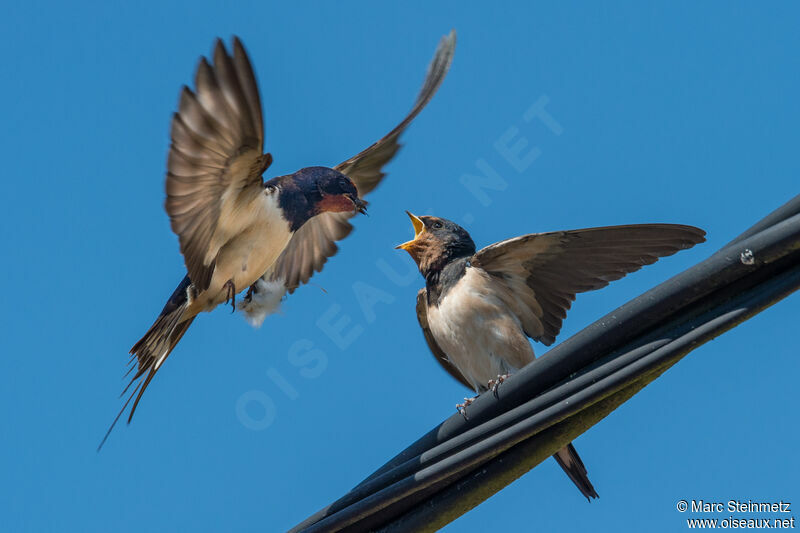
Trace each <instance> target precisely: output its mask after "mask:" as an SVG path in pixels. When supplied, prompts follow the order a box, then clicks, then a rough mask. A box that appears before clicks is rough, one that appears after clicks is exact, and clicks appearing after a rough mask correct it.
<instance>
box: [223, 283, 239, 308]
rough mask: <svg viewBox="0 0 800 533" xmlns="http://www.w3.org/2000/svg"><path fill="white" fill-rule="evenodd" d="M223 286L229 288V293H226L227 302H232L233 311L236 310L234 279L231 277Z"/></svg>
mask: <svg viewBox="0 0 800 533" xmlns="http://www.w3.org/2000/svg"><path fill="white" fill-rule="evenodd" d="M223 288H225V289H227V291H228V292H227V293H226V294H225V303H226V304H227V303H228V302H231V313H233V312H234V311H236V285H234V284H233V280H232V279H229V280H228V281H226V282H225V285H223Z"/></svg>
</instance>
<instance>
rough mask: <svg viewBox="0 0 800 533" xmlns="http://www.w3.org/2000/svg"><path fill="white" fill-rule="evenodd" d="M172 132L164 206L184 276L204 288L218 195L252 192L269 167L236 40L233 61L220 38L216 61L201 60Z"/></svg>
mask: <svg viewBox="0 0 800 533" xmlns="http://www.w3.org/2000/svg"><path fill="white" fill-rule="evenodd" d="M170 133H171V137H172V145H171V146H170V150H169V157H168V160H167V180H166V189H167V200H166V203H165V207H166V210H167V214H168V215H169V217H170V222H171V224H172V230H173V231H174V232H175V233H176V234H177V235H178V239H179V241H180V245H181V253H182V254H183V257H184V261H185V263H186V269H187V270H188V272H189V277H190V278H191V280H192V282H193V283H194V284H195V286H196V287H197V288H198V289H199V290H204V289H205V288H206V287H207V286H208V283H209V282H210V280H211V274H212V273H213V271H214V259H215V257H216V255H217V252H218V250H219V248H220V247H221V246H222V245H223V244H224V241H225V236H224V235H220V234H219V233H218V224H219V218H220V216H221V211H222V198H223V195H224V194H226V192H227V193H228V196H230V197H232V199H233V201H235V199H236V198H237V196H238V195H240V194H242V193H243V192H244V191H248V192H249V193H251V194H252V192H253V191H254V190H256V189H255V188H256V187H258V186H260V185H261V173H262V172H263V171H264V168H265V167H266V165H267V164H268V162H269V157H268V156H263V155H262V152H263V145H264V130H263V124H262V119H261V102H260V100H259V96H258V86H257V84H256V79H255V75H254V74H253V69H252V67H251V66H250V61H249V60H248V59H247V54H246V52H245V50H244V48H243V47H242V43H241V42H240V41H239V39H238V38H234V41H233V55H232V56H230V55H228V52H227V50H226V49H225V45H224V44H223V43H222V41H220V40H217V43H216V47H215V49H214V64H213V65H210V64H209V63H208V61H207V60H206V59H205V58H201V59H200V63H199V64H198V66H197V73H196V75H195V92H192V90H191V89H189V88H188V87H184V88H183V90H182V91H181V97H180V103H179V105H178V111H177V112H176V113H175V115H174V116H173V119H172V127H171V132H170Z"/></svg>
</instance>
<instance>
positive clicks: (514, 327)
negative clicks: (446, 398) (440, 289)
mask: <svg viewBox="0 0 800 533" xmlns="http://www.w3.org/2000/svg"><path fill="white" fill-rule="evenodd" d="M485 276H486V274H485V273H481V272H479V271H477V270H476V269H475V268H467V272H466V274H465V275H464V277H463V278H461V280H459V282H458V283H457V284H456V286H455V287H453V288H451V289H450V290H449V291H448V292H447V293H446V294H445V296H444V297H443V298H440V299H439V305H438V307H431V308H429V310H428V323H429V325H430V328H431V333H433V336H434V338H435V339H436V342H437V343H438V344H439V346H440V347H441V348H442V350H443V351H444V353H445V354H446V355H447V358H448V359H449V360H450V362H451V363H452V364H453V365H454V366H455V367H456V368H458V369H459V371H460V372H461V374H462V375H463V376H464V377H465V378H466V379H467V381H469V382H470V384H471V385H472V387H473V389H475V391H476V392H480V391H483V390H486V387H487V382H488V381H489V380H490V379H494V378H496V377H497V376H498V375H501V374H508V373H512V372H514V371H516V370H517V369H519V368H521V367H522V366H524V365H525V364H527V363H529V362H530V361H532V360H533V359H534V354H533V349H532V348H531V346H530V343H529V342H528V340H527V337H526V336H525V335H524V333H523V332H522V328H521V326H520V324H519V320H517V318H516V316H514V315H513V314H512V313H511V312H510V311H509V310H508V308H507V307H506V305H505V304H504V303H503V302H502V301H501V300H500V299H499V298H497V297H496V296H494V294H493V293H492V291H491V288H490V286H489V285H488V283H487V280H486V279H485Z"/></svg>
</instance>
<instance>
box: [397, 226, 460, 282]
mask: <svg viewBox="0 0 800 533" xmlns="http://www.w3.org/2000/svg"><path fill="white" fill-rule="evenodd" d="M406 214H407V215H408V217H409V218H410V219H411V223H412V224H413V225H414V238H413V239H411V240H410V241H408V242H404V243H403V244H401V245H399V246H396V247H395V248H397V249H400V250H405V251H406V252H408V254H409V255H410V256H411V257H412V259H414V261H415V262H416V263H417V266H418V267H419V271H420V272H421V273H422V275H423V276H425V277H427V276H428V274H429V273H431V272H434V271H438V270H441V269H442V268H443V267H444V266H445V265H447V264H448V263H449V262H450V261H452V260H454V259H458V258H459V257H467V256H470V255H472V254H474V253H475V243H474V242H473V241H472V237H470V236H469V233H467V230H465V229H464V228H462V227H461V226H459V225H458V224H456V223H455V222H451V221H449V220H446V219H444V218H439V217H433V216H428V215H422V216H419V217H418V216H416V215H413V214H411V213H409V212H408V211H406Z"/></svg>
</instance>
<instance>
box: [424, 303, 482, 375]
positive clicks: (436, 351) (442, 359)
mask: <svg viewBox="0 0 800 533" xmlns="http://www.w3.org/2000/svg"><path fill="white" fill-rule="evenodd" d="M425 292H426V289H420V291H419V292H418V293H417V320H419V326H420V327H421V328H422V334H423V335H425V341H426V342H427V343H428V348H430V350H431V353H432V354H433V357H434V358H436V362H438V363H439V364H440V365H442V368H444V369H445V370H447V373H448V374H450V375H451V376H453V377H454V378H455V379H456V381H458V382H459V383H461V384H462V385H464V386H465V387H466V388H468V389H470V390H474V387H473V386H472V385H470V383H469V381H467V379H466V378H465V377H464V375H463V374H462V373H461V372H460V371H459V370H458V368H456V366H455V365H454V364H453V363H451V362H450V360H449V359H448V358H447V354H445V353H444V351H443V350H442V348H441V347H440V346H439V344H438V343H437V342H436V339H434V338H433V333H432V332H431V327H430V325H429V324H428V302H427V296H426V294H425Z"/></svg>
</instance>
